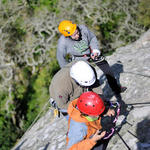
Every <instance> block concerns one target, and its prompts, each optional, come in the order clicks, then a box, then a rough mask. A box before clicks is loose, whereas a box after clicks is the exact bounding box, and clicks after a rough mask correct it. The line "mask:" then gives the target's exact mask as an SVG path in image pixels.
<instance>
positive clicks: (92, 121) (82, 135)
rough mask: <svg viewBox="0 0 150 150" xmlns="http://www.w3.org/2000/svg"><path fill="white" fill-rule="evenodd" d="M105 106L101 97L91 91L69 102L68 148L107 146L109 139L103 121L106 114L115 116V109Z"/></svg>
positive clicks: (94, 149)
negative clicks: (106, 138) (103, 127)
mask: <svg viewBox="0 0 150 150" xmlns="http://www.w3.org/2000/svg"><path fill="white" fill-rule="evenodd" d="M105 108H106V107H105V105H104V102H103V100H102V99H101V97H100V96H99V95H98V94H96V93H94V92H91V91H89V92H85V93H83V94H81V96H80V97H79V98H77V99H75V100H73V101H72V102H71V103H70V104H69V106H68V114H69V120H68V133H67V149H69V150H73V149H76V150H91V149H92V150H97V149H98V150H102V149H103V148H104V147H106V145H107V144H108V140H104V138H105V136H106V135H107V131H105V130H103V131H102V125H101V121H102V118H103V117H104V116H105V117H107V116H108V117H110V118H111V117H112V116H115V110H114V109H112V108H108V110H107V112H106V111H105ZM104 120H105V119H104ZM111 127H112V126H111ZM101 131H102V132H101ZM107 137H108V135H107Z"/></svg>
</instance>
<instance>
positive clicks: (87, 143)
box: [67, 121, 105, 150]
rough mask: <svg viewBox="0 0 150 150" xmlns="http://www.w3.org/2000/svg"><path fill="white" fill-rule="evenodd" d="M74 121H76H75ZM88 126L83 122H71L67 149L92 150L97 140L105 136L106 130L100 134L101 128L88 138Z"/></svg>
mask: <svg viewBox="0 0 150 150" xmlns="http://www.w3.org/2000/svg"><path fill="white" fill-rule="evenodd" d="M73 122H74V121H73ZM86 134H87V127H86V126H84V125H83V124H82V123H78V122H76V123H73V124H72V123H71V122H70V129H69V132H68V138H69V142H68V145H67V150H91V149H92V148H93V147H94V146H95V144H96V142H97V141H98V140H100V139H101V138H103V137H104V135H105V132H102V133H101V134H99V130H97V132H96V133H95V134H94V135H93V136H92V138H87V139H84V137H86Z"/></svg>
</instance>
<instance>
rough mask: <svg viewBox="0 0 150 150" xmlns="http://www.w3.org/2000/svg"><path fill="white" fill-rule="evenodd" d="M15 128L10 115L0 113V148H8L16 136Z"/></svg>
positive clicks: (3, 149)
mask: <svg viewBox="0 0 150 150" xmlns="http://www.w3.org/2000/svg"><path fill="white" fill-rule="evenodd" d="M18 136H19V135H18V131H17V128H16V127H15V126H14V125H13V123H12V120H11V117H10V116H8V115H7V116H6V114H5V112H3V113H2V112H1V113H0V149H1V150H10V148H11V147H12V146H13V144H14V142H15V141H16V139H17V137H18Z"/></svg>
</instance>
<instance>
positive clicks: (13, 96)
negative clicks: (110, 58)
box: [0, 0, 150, 150]
mask: <svg viewBox="0 0 150 150" xmlns="http://www.w3.org/2000/svg"><path fill="white" fill-rule="evenodd" d="M95 3H96V5H95ZM95 3H93V1H91V0H89V1H86V2H83V1H75V3H74V2H73V1H70V0H65V1H59V0H14V1H8V0H2V1H1V2H0V18H1V19H0V20H1V21H0V33H1V34H0V40H1V41H2V42H1V44H0V48H1V55H0V62H1V64H0V68H1V69H0V83H1V84H0V133H1V134H0V149H2V150H7V149H10V148H11V147H12V146H13V145H14V144H15V142H16V140H17V139H18V138H20V137H21V136H22V135H23V133H24V132H25V131H26V130H27V129H28V128H29V126H30V125H31V124H32V123H33V121H34V119H35V118H36V116H37V115H38V114H39V113H40V112H41V110H42V109H43V106H44V105H45V104H46V103H47V102H48V99H49V96H50V95H49V84H50V82H51V79H52V77H53V75H54V74H55V73H56V72H57V71H58V70H59V65H58V62H57V61H56V46H57V40H58V37H59V34H58V30H57V26H58V23H59V22H60V20H62V19H70V20H72V21H73V22H76V23H78V24H86V25H87V26H88V27H89V28H90V29H91V30H92V31H93V32H94V33H95V34H96V36H97V38H98V40H99V41H100V43H101V50H102V51H103V53H105V54H107V55H108V54H111V53H113V52H114V51H115V50H116V48H117V47H120V46H122V45H126V44H128V43H130V42H132V41H134V40H136V39H137V38H138V37H139V36H140V34H141V33H143V32H145V31H146V30H147V29H148V28H149V27H150V16H149V14H150V12H149V10H150V9H149V6H150V1H149V0H142V1H140V3H138V1H136V0H127V1H122V3H120V0H115V1H114V0H105V1H99V0H95ZM106 8H107V9H106ZM137 8H138V12H137ZM80 14H82V15H80ZM64 16H65V17H64ZM68 57H69V56H68ZM46 110H47V108H46V109H45V110H44V111H46Z"/></svg>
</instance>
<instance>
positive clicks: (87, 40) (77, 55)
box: [57, 20, 127, 98]
mask: <svg viewBox="0 0 150 150" xmlns="http://www.w3.org/2000/svg"><path fill="white" fill-rule="evenodd" d="M58 30H59V32H60V33H61V34H62V35H61V37H60V38H59V40H58V46H57V60H58V63H59V65H60V67H61V68H62V67H64V66H65V65H66V64H68V63H69V62H70V61H73V60H86V61H93V62H94V63H95V64H96V65H97V66H98V67H99V68H100V69H101V70H102V71H103V72H104V74H105V75H106V78H107V80H108V84H109V85H110V87H111V89H112V91H113V92H114V93H115V95H117V96H116V97H119V98H120V93H121V92H124V91H125V90H126V89H127V88H126V87H122V86H121V85H119V84H118V83H117V80H116V79H115V77H114V73H113V71H112V70H111V68H110V66H109V64H108V62H107V61H106V60H105V59H103V58H104V57H103V56H102V54H101V51H100V49H99V42H98V40H97V38H96V36H95V35H94V33H92V32H91V31H90V30H89V29H88V28H87V27H86V26H85V25H77V24H74V23H73V22H71V21H69V20H63V21H61V22H60V24H59V26H58ZM68 54H69V58H70V59H68V60H69V61H68V60H66V56H68Z"/></svg>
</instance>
